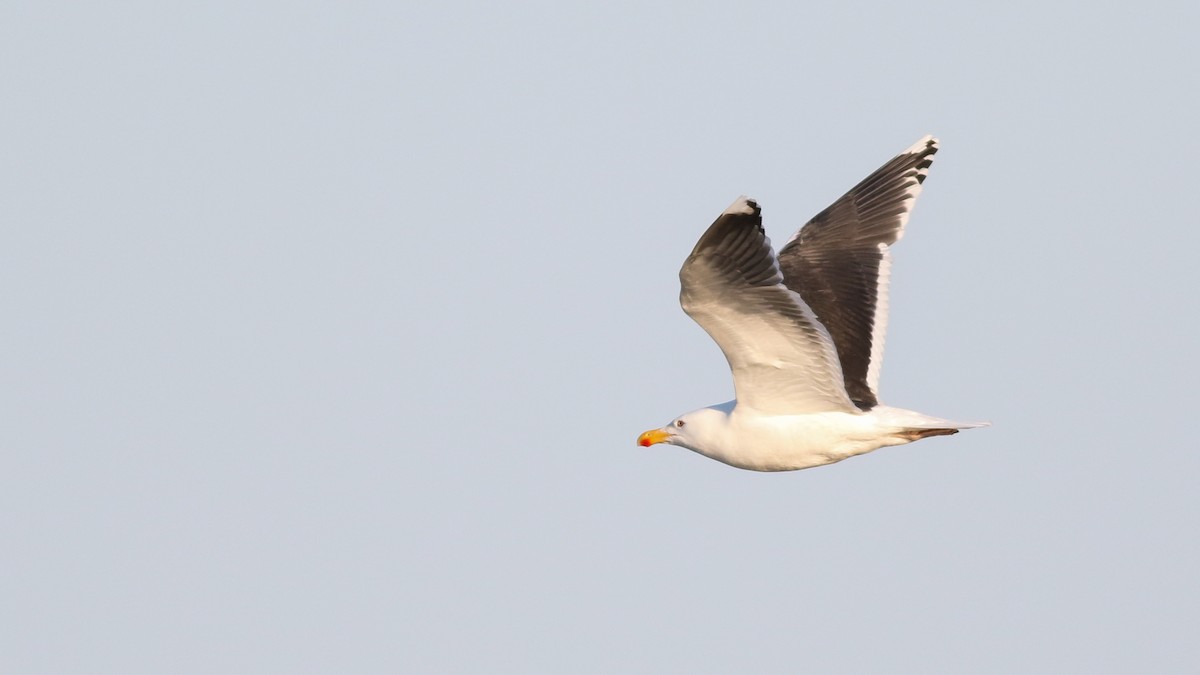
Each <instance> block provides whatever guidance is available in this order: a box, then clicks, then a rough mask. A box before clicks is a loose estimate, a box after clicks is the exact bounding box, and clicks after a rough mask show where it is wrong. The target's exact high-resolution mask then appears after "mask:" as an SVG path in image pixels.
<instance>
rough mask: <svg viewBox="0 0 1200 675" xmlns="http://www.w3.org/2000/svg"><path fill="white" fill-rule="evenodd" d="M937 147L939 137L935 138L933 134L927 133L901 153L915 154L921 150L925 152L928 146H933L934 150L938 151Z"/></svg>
mask: <svg viewBox="0 0 1200 675" xmlns="http://www.w3.org/2000/svg"><path fill="white" fill-rule="evenodd" d="M937 147H938V139H936V138H934V137H933V135H932V134H925V136H923V137H922V138H921V140H919V141H917V142H916V143H913V144H912V146H911V147H910V148H909V149H907V150H905V151H904V152H903V153H901V154H904V155H915V154H917V153H919V152H924V151H925V150H926V149H928V148H933V149H934V151H935V152H936V151H937Z"/></svg>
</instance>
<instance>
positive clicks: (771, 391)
mask: <svg viewBox="0 0 1200 675" xmlns="http://www.w3.org/2000/svg"><path fill="white" fill-rule="evenodd" d="M936 152H937V140H936V139H934V138H933V137H932V136H926V137H925V138H922V139H921V140H920V141H918V142H917V143H916V144H915V145H913V146H912V147H910V148H909V149H908V150H905V151H904V152H902V153H900V154H899V155H897V156H896V157H894V158H893V159H892V160H891V161H889V162H887V163H886V164H884V165H883V166H882V167H880V168H879V169H878V170H876V171H875V172H874V173H872V174H871V175H870V176H868V177H867V178H866V179H864V180H863V181H862V182H861V183H859V184H858V185H857V186H855V187H854V188H852V189H851V190H850V191H849V192H847V193H846V194H845V195H843V196H842V197H841V198H840V199H838V200H837V201H836V202H834V203H833V204H832V205H830V206H829V207H828V208H827V209H825V210H824V211H822V212H821V213H819V214H817V215H816V216H815V217H814V218H813V219H812V220H811V221H809V222H808V224H806V225H805V226H804V227H803V228H801V229H800V231H799V232H797V233H796V234H795V235H794V236H793V237H792V238H791V239H789V240H788V243H787V244H786V245H785V246H784V247H783V249H782V250H781V251H780V254H779V255H778V256H776V254H775V252H774V251H773V250H772V249H771V242H770V240H769V239H768V238H767V237H766V234H765V232H764V231H763V228H762V216H761V209H760V208H759V206H758V204H757V203H756V202H755V201H754V200H751V199H748V198H746V197H742V198H740V199H738V200H737V201H735V202H734V203H733V204H732V205H730V207H729V208H727V209H726V210H725V211H724V213H722V214H721V215H720V216H719V217H718V218H717V219H716V221H714V222H713V224H712V225H711V226H709V228H708V230H707V231H705V233H704V235H703V236H702V237H701V238H700V241H699V242H697V244H696V246H695V248H694V249H693V250H692V253H691V255H690V256H688V258H687V260H686V261H684V264H683V268H682V269H680V271H679V280H680V295H679V297H680V303H681V304H682V306H683V309H684V311H685V312H687V314H688V315H689V316H691V317H692V319H694V320H695V321H696V323H698V324H700V326H701V327H702V328H703V329H704V330H705V331H706V332H708V334H709V335H710V336H711V337H712V339H713V340H714V341H715V342H716V343H717V345H718V346H719V347H720V348H721V351H722V352H723V353H724V354H725V358H726V360H727V361H728V362H729V368H730V370H731V371H732V374H733V385H734V391H735V393H736V399H735V400H733V401H730V402H728V403H723V404H720V405H715V406H710V407H707V408H701V409H699V410H694V411H692V412H690V413H687V414H685V415H681V416H680V417H677V418H675V420H673V421H672V422H671V423H670V424H668V425H666V426H664V427H662V428H661V429H652V430H650V431H647V432H645V433H643V434H642V435H641V436H640V437H639V438H638V443H639V444H640V445H643V446H650V445H654V444H656V443H669V444H672V445H679V446H683V447H686V448H689V449H691V450H694V451H696V452H698V453H700V454H702V455H704V456H706V457H710V458H712V459H715V460H717V461H720V462H724V463H726V464H729V465H731V466H735V467H738V468H741V469H751V470H755V471H791V470H796V469H807V468H810V467H814V466H821V465H823V464H831V463H833V462H839V461H841V460H843V459H846V458H847V457H853V456H855V455H861V454H864V453H868V452H871V451H872V450H876V449H878V448H882V447H886V446H891V445H903V444H905V443H911V442H913V441H915V440H919V439H922V438H927V437H929V436H943V435H950V434H954V433H957V432H958V430H959V429H970V428H974V427H980V426H987V423H986V422H952V421H950V420H944V419H939V418H936V417H930V416H928V415H923V414H921V413H918V412H913V411H911V410H904V409H901V408H893V407H890V406H885V405H882V404H881V403H880V401H879V397H878V391H879V372H880V364H881V362H882V359H883V342H884V335H885V332H886V327H887V310H888V293H887V291H888V277H889V273H890V270H891V256H890V252H889V250H888V249H889V247H890V246H891V245H892V244H893V243H895V242H896V241H898V240H899V239H900V236H901V235H902V234H903V232H904V226H905V224H906V223H907V221H908V215H909V212H910V210H911V209H912V205H913V202H914V201H915V199H916V197H917V195H918V194H920V192H921V185H922V183H923V182H924V180H925V177H926V175H927V172H928V169H929V166H930V165H931V164H932V162H933V159H932V157H933V154H934V153H936Z"/></svg>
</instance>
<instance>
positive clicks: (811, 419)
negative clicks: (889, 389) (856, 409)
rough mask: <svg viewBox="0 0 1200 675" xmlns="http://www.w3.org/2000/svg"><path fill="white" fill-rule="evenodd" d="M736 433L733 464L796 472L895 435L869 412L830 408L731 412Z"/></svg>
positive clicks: (887, 441) (887, 442)
mask: <svg viewBox="0 0 1200 675" xmlns="http://www.w3.org/2000/svg"><path fill="white" fill-rule="evenodd" d="M731 422H732V424H733V425H734V426H735V427H736V433H735V435H736V437H738V438H739V439H741V441H740V442H739V443H737V445H736V446H735V447H733V448H730V452H729V453H728V457H725V458H718V459H721V461H724V462H726V463H727V464H731V465H733V466H736V467H739V468H743V469H752V470H755V471H794V470H796V469H807V468H811V467H814V466H822V465H824V464H832V463H834V462H840V461H841V460H843V459H846V458H847V457H853V456H855V455H861V454H863V453H866V452H870V451H872V450H875V449H877V448H881V447H883V446H885V445H894V444H895V440H894V439H893V438H891V437H890V436H888V435H886V434H884V433H883V430H882V429H880V427H879V425H878V424H877V422H876V420H875V419H873V418H872V417H871V416H869V415H861V414H853V413H842V412H828V413H815V414H810V415H793V416H753V415H745V416H741V418H740V419H739V416H738V415H736V413H735V415H734V416H733V419H731Z"/></svg>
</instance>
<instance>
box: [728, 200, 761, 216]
mask: <svg viewBox="0 0 1200 675" xmlns="http://www.w3.org/2000/svg"><path fill="white" fill-rule="evenodd" d="M756 213H758V202H756V201H754V200H753V199H751V198H749V197H747V196H746V195H742V196H741V197H738V198H737V199H736V200H734V202H733V203H732V204H730V205H729V208H727V209H725V212H724V213H722V214H721V215H740V216H752V215H754V214H756Z"/></svg>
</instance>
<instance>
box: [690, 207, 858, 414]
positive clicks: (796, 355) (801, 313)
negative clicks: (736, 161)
mask: <svg viewBox="0 0 1200 675" xmlns="http://www.w3.org/2000/svg"><path fill="white" fill-rule="evenodd" d="M679 282H680V293H679V301H680V304H682V305H683V310H684V311H685V312H687V313H688V316H690V317H692V319H694V320H695V321H696V323H698V324H700V327H701V328H703V329H704V330H705V331H707V332H708V334H709V335H710V336H712V339H713V340H715V341H716V343H717V345H718V346H719V347H720V348H721V351H722V352H724V354H725V359H726V360H728V361H729V369H730V370H731V371H732V372H733V386H734V390H735V391H736V395H737V404H738V405H739V406H742V405H745V406H747V407H750V408H753V409H755V410H758V411H761V412H764V413H768V414H802V413H809V412H822V411H830V410H840V411H844V412H855V411H857V409H856V408H855V407H854V404H853V403H851V402H850V399H849V398H848V397H847V396H846V390H845V387H844V386H843V385H842V373H841V368H840V367H839V366H838V360H837V353H836V352H835V350H834V347H833V340H832V339H831V338H830V337H829V333H828V332H826V331H825V328H824V327H823V326H821V323H820V322H819V321H817V319H816V317H815V316H814V315H813V311H812V310H811V309H810V308H809V307H808V305H806V304H804V300H803V299H801V297H800V296H799V295H797V294H796V293H795V292H794V291H792V290H790V289H788V287H787V286H784V285H783V276H782V275H781V274H780V271H779V265H778V264H777V262H776V260H775V253H774V251H772V250H771V242H770V240H769V239H767V237H766V234H764V232H763V228H762V215H761V212H760V210H759V208H758V204H756V203H754V202H753V201H752V200H749V199H746V198H745V197H742V198H741V199H739V200H737V201H736V202H734V203H733V205H732V206H730V207H729V208H728V209H726V210H725V212H724V213H722V214H721V215H720V216H719V217H718V218H717V219H716V221H714V222H713V224H712V225H711V226H709V228H708V230H707V231H706V232H705V233H704V236H702V237H700V241H699V242H698V243H697V244H696V247H695V249H693V250H692V254H691V255H690V256H688V259H687V260H686V261H684V263H683V268H682V269H680V270H679Z"/></svg>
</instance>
